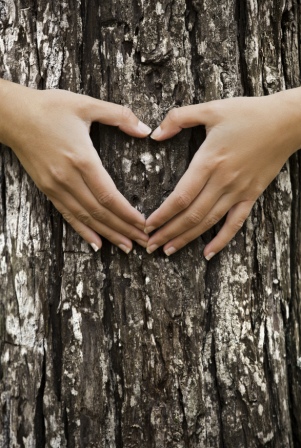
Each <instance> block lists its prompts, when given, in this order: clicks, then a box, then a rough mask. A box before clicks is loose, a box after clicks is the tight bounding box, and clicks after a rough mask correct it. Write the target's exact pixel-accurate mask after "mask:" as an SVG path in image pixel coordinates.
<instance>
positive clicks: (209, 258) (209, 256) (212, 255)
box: [205, 252, 215, 261]
mask: <svg viewBox="0 0 301 448" xmlns="http://www.w3.org/2000/svg"><path fill="white" fill-rule="evenodd" d="M214 255H215V252H210V254H208V255H206V257H205V258H206V260H207V261H209V260H211V258H212V257H214Z"/></svg>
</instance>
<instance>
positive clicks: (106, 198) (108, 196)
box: [97, 191, 115, 207]
mask: <svg viewBox="0 0 301 448" xmlns="http://www.w3.org/2000/svg"><path fill="white" fill-rule="evenodd" d="M114 197H115V195H114V194H113V193H109V192H104V191H102V192H100V193H99V194H98V195H97V200H98V202H99V203H100V204H101V205H103V206H104V207H110V206H111V205H112V203H113V201H114Z"/></svg>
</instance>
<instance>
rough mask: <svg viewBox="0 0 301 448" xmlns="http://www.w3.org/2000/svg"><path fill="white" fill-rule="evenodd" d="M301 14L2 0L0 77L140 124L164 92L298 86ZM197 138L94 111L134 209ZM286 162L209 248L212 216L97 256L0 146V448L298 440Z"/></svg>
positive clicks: (295, 212) (161, 108)
mask: <svg viewBox="0 0 301 448" xmlns="http://www.w3.org/2000/svg"><path fill="white" fill-rule="evenodd" d="M300 25H301V6H300V1H299V0H298V1H296V0H287V1H286V0H257V1H256V0H241V1H240V0H236V1H235V0H222V1H221V0H212V1H211V2H207V1H205V0H186V2H185V0H172V1H171V0H161V1H158V2H155V1H149V0H129V1H127V0H113V1H111V2H106V1H101V0H89V1H88V0H77V1H75V0H65V1H64V2H58V1H50V0H6V1H5V0H4V1H3V0H0V76H1V77H3V78H6V79H10V80H13V81H15V82H19V83H22V84H25V85H28V86H32V87H35V88H63V89H70V90H72V91H74V92H81V93H83V94H89V95H92V96H94V97H96V98H101V99H104V100H108V101H114V102H117V103H121V104H125V105H128V106H130V107H131V108H132V109H133V110H134V111H135V113H136V114H137V115H138V116H139V117H141V119H143V120H144V121H145V122H146V123H149V124H150V125H151V126H152V127H155V126H156V125H157V124H158V123H159V122H160V120H161V119H162V117H163V116H164V115H165V114H166V112H167V111H168V110H169V109H170V108H172V107H175V106H181V105H185V104H191V103H198V102H202V101H208V100H211V99H217V98H226V97H231V96H237V95H264V94H271V93H273V92H276V91H278V90H281V89H284V88H292V87H296V86H298V85H299V84H300V63H301V61H300V48H301V47H300V39H301V31H300ZM0 100H1V99H0ZM45 119H46V120H47V117H45ZM16 132H17V130H16ZM254 132H256V129H254ZM203 138H204V129H202V128H196V129H194V130H193V131H188V130H187V131H185V132H182V133H181V134H180V135H179V136H177V137H176V138H174V139H172V140H170V141H167V142H164V143H155V142H154V141H151V140H150V139H149V140H143V141H139V140H134V139H132V138H130V137H127V136H125V135H123V134H122V133H121V132H116V130H113V129H111V128H108V127H105V126H100V125H93V127H92V139H93V142H94V144H95V147H96V148H97V150H98V151H99V153H100V156H101V158H102V160H103V163H104V165H105V166H106V167H107V169H108V170H109V172H110V174H111V175H112V177H113V178H114V180H115V181H116V183H117V185H118V187H119V189H120V190H121V191H122V192H123V193H124V195H125V196H126V197H127V198H128V199H129V200H130V201H131V203H133V204H135V205H136V206H137V207H138V208H139V209H140V210H144V211H145V212H146V214H148V213H149V212H151V211H152V210H154V209H155V208H156V207H157V206H158V205H159V204H160V203H161V202H162V200H163V199H164V198H165V197H166V196H167V195H168V194H169V193H170V192H171V191H172V189H173V187H174V186H175V184H176V183H177V181H178V179H179V178H180V176H181V175H182V174H183V173H184V171H185V169H186V168H187V166H188V164H189V161H190V160H191V157H192V155H193V153H194V152H195V151H196V149H197V148H198V146H199V144H200V143H201V141H202V139H203ZM300 163H301V158H300V153H297V154H296V155H295V156H293V157H292V159H291V161H290V163H288V164H287V165H286V166H285V167H284V168H283V170H282V172H281V173H280V175H279V176H278V178H277V179H276V180H275V182H273V184H272V185H271V186H270V187H269V188H268V190H267V191H266V192H265V194H264V195H263V196H262V197H261V198H260V199H259V200H258V201H257V203H256V205H255V207H254V209H253V211H252V214H251V216H250V218H249V219H248V221H247V223H246V225H245V226H244V227H243V229H242V230H241V231H240V232H239V233H238V235H237V237H236V238H235V240H234V241H233V242H232V244H230V246H229V247H228V248H226V249H225V250H224V251H223V252H222V253H221V254H220V255H218V256H216V257H215V258H214V259H213V260H212V261H210V262H209V263H208V262H206V260H204V258H203V256H202V249H203V247H204V241H208V240H209V238H210V236H212V235H213V234H214V232H215V231H216V229H215V230H212V231H210V232H208V233H207V234H206V235H204V236H203V237H201V238H199V239H198V240H197V241H195V242H193V243H192V244H190V245H188V246H187V247H186V248H185V249H183V250H181V251H180V252H179V253H178V254H176V255H174V256H172V257H171V258H170V259H168V258H167V257H165V256H164V254H163V252H160V251H159V252H158V253H155V254H154V255H151V256H149V255H147V254H146V253H145V251H144V250H143V249H141V248H139V247H135V250H134V251H133V253H131V254H130V255H129V256H126V255H124V254H122V253H121V252H120V251H119V250H118V249H116V248H115V247H112V245H111V244H109V243H105V244H104V248H103V249H102V250H101V252H100V253H97V254H94V253H93V251H92V250H91V249H90V248H89V247H87V245H86V244H85V243H84V242H83V241H81V240H80V238H79V237H78V236H77V235H76V234H75V233H74V232H73V230H72V229H71V228H69V227H68V226H66V225H65V224H64V223H63V221H62V218H61V217H60V215H59V214H58V213H57V212H56V211H55V210H54V209H53V207H52V206H51V204H50V203H49V202H47V200H46V199H45V197H44V196H43V195H42V194H41V193H40V192H38V191H37V189H36V187H35V186H34V185H33V183H32V181H31V180H30V179H29V178H28V176H27V175H26V174H25V173H24V170H23V168H22V167H21V166H20V165H19V163H18V161H17V160H16V158H15V157H14V155H13V154H12V152H11V151H10V150H9V149H8V148H2V151H1V186H0V188H1V195H0V201H1V204H0V208H1V217H0V221H1V223H0V226H1V227H0V231H1V235H0V246H1V247H0V251H1V260H0V269H1V282H0V300H1V302H0V307H1V308H0V310H1V314H0V316H1V320H0V335H1V339H0V342H1V345H0V351H1V370H0V375H1V383H0V396H1V418H0V446H1V447H37V448H40V447H43V446H46V447H53V448H59V447H65V446H66V447H71V448H73V447H108V448H109V447H110V448H113V447H117V448H121V447H127V448H130V447H146V448H151V447H177V448H181V447H183V448H184V447H185V448H187V447H189V448H192V447H198V448H199V447H206V448H207V447H212V448H216V447H229V448H232V447H237V448H239V447H275V448H280V447H281V448H287V447H295V448H297V447H300V446H301V343H300V331H301V318H300V316H301V305H300V293H301V291H300V288H301V280H300V278H301V271H300V268H301V260H300V239H301V234H300V222H301V216H300V210H301V199H300V191H301V190H300V188H301V181H300Z"/></svg>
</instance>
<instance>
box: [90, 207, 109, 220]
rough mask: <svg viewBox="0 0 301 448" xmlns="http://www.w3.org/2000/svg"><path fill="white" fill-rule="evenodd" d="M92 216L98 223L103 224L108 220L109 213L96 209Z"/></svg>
mask: <svg viewBox="0 0 301 448" xmlns="http://www.w3.org/2000/svg"><path fill="white" fill-rule="evenodd" d="M91 216H92V218H93V219H95V220H96V221H100V222H103V221H105V220H106V217H107V213H106V212H105V211H104V210H100V209H96V210H92V211H91Z"/></svg>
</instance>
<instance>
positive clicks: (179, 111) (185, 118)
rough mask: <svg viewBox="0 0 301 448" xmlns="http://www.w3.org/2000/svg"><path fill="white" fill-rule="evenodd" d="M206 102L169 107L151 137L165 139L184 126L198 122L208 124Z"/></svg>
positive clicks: (194, 124) (187, 126) (191, 125)
mask: <svg viewBox="0 0 301 448" xmlns="http://www.w3.org/2000/svg"><path fill="white" fill-rule="evenodd" d="M207 109H208V107H207V103H203V104H194V105H192V106H183V107H179V108H175V109H171V110H170V111H169V112H168V114H167V115H166V117H165V118H164V120H163V121H162V123H161V124H160V126H158V127H157V129H155V130H154V132H153V133H152V135H151V138H152V139H154V140H158V141H161V140H166V139H167V138H171V137H173V136H174V135H176V134H178V133H179V132H180V131H181V130H182V129H184V128H192V127H193V126H199V125H200V124H204V125H207V124H208V121H209V120H208V116H207Z"/></svg>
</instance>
